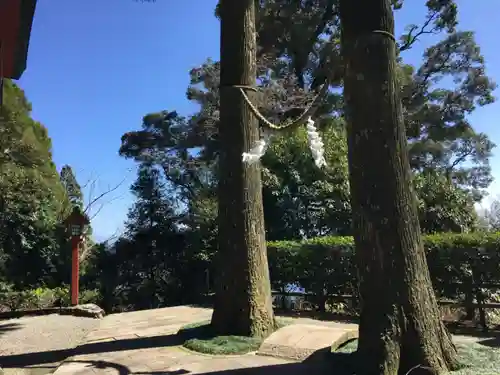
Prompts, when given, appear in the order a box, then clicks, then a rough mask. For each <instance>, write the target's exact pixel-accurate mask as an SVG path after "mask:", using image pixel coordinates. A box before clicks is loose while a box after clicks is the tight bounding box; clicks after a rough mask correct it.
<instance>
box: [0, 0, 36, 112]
mask: <svg viewBox="0 0 500 375" xmlns="http://www.w3.org/2000/svg"><path fill="white" fill-rule="evenodd" d="M36 2H37V0H0V86H2V88H3V85H1V82H3V79H4V78H10V79H19V78H21V75H22V74H23V73H24V71H25V69H26V60H27V57H28V45H29V40H30V35H31V25H32V24H33V17H34V15H35V8H36ZM2 91H3V90H2ZM0 94H1V92H0ZM0 104H1V96H0Z"/></svg>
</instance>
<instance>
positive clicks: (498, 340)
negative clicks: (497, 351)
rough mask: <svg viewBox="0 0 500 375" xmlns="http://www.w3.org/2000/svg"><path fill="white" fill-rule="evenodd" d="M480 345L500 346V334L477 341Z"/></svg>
mask: <svg viewBox="0 0 500 375" xmlns="http://www.w3.org/2000/svg"><path fill="white" fill-rule="evenodd" d="M477 343H478V344H480V345H484V346H489V347H490V348H500V336H497V337H493V338H489V339H487V340H481V341H478V342H477Z"/></svg>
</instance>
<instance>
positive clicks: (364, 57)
mask: <svg viewBox="0 0 500 375" xmlns="http://www.w3.org/2000/svg"><path fill="white" fill-rule="evenodd" d="M340 17H341V24H342V49H343V56H344V61H345V64H346V75H345V86H344V95H345V101H346V117H347V123H348V150H349V152H348V157H349V173H350V187H351V199H352V207H353V214H354V220H353V221H354V226H355V229H354V233H355V236H354V238H355V243H356V253H357V254H356V256H357V262H358V272H359V283H360V284H359V293H360V298H361V317H360V326H359V344H358V354H359V355H360V356H361V358H362V360H361V363H363V366H365V369H364V372H362V373H363V374H368V375H375V374H376V375H395V374H398V373H399V374H406V373H407V372H408V371H410V370H411V372H410V374H411V375H418V374H438V373H442V372H444V371H446V370H448V369H454V368H456V367H457V365H458V362H457V356H456V349H455V347H454V345H453V343H452V341H451V336H450V335H449V333H448V332H447V330H446V328H445V327H444V325H443V323H442V321H441V318H440V314H439V308H438V305H437V300H436V296H435V293H434V290H433V288H432V284H431V280H430V275H429V269H428V266H427V261H426V258H425V253H424V248H423V243H422V238H421V234H420V226H419V222H418V217H417V206H416V199H415V194H414V191H413V187H412V184H411V170H410V166H409V162H408V155H407V141H406V135H405V128H404V121H403V117H402V107H401V100H400V97H399V85H398V83H397V81H396V71H395V68H396V50H395V48H396V45H395V41H394V40H393V39H392V38H391V35H393V34H394V16H393V11H392V9H391V6H390V1H389V0H340ZM377 30H380V31H383V32H384V31H385V32H387V33H389V34H384V33H380V32H378V33H377V32H374V31H377Z"/></svg>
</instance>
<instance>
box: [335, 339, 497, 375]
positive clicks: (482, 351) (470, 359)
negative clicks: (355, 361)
mask: <svg viewBox="0 0 500 375" xmlns="http://www.w3.org/2000/svg"><path fill="white" fill-rule="evenodd" d="M488 341H490V342H491V346H486V345H482V344H479V343H476V342H470V343H466V342H458V343H457V344H456V346H457V350H458V355H459V357H460V362H461V363H462V364H463V365H464V367H463V368H462V369H460V370H458V371H453V372H451V373H450V375H499V374H500V347H499V346H500V341H499V340H498V339H496V343H495V342H494V341H495V339H490V340H488ZM357 347H358V342H357V340H353V341H351V342H348V343H347V344H346V345H343V346H342V347H340V348H339V349H338V350H337V351H336V352H337V353H339V352H340V353H353V352H355V351H356V349H357Z"/></svg>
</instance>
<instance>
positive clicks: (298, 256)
mask: <svg viewBox="0 0 500 375" xmlns="http://www.w3.org/2000/svg"><path fill="white" fill-rule="evenodd" d="M424 247H425V251H426V255H427V262H428V265H429V271H430V274H431V278H432V282H433V285H434V288H435V290H436V294H437V296H438V297H439V298H442V299H450V300H457V299H462V298H467V296H468V297H469V298H477V297H479V298H487V295H486V294H485V293H484V292H485V289H490V288H492V287H494V286H495V285H500V251H499V250H500V233H489V234H487V233H472V234H436V235H428V236H424ZM268 257H269V268H270V273H271V284H272V287H273V289H277V290H284V287H285V286H286V285H288V284H299V285H300V286H301V287H303V288H305V289H306V290H307V291H308V292H311V293H313V294H315V295H316V296H317V295H320V296H324V298H326V296H327V295H352V294H355V293H356V285H357V274H356V263H355V259H354V241H353V238H352V237H319V238H314V239H311V240H305V241H301V242H293V241H282V242H270V243H268ZM481 296H482V297H481Z"/></svg>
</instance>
